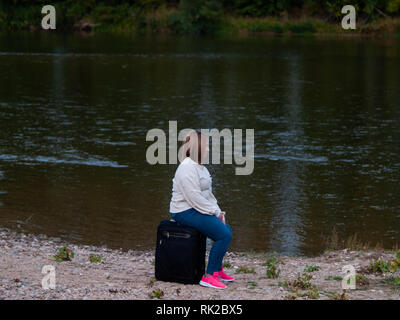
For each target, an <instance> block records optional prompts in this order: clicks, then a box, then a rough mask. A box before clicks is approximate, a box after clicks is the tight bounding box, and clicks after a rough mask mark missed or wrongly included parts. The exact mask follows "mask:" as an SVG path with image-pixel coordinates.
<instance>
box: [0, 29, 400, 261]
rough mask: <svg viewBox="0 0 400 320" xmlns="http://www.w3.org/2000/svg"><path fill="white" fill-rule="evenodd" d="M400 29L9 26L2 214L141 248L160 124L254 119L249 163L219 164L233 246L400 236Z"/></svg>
mask: <svg viewBox="0 0 400 320" xmlns="http://www.w3.org/2000/svg"><path fill="white" fill-rule="evenodd" d="M399 88H400V41H399V40H398V39H397V40H396V39H327V38H313V37H267V38H265V37H264V38H261V37H254V38H252V37H243V38H240V37H239V38H235V39H230V38H223V39H221V38H180V37H179V38H178V37H151V38H148V37H130V36H116V35H114V36H111V35H87V36H83V35H60V34H52V33H45V32H43V33H14V34H8V35H1V36H0V128H1V131H0V227H8V228H12V229H14V230H19V231H23V232H33V233H37V234H39V233H42V234H46V235H49V236H58V237H61V238H63V239H66V240H68V241H74V242H78V243H85V244H95V245H108V246H110V247H113V248H124V249H145V248H153V247H154V246H155V235H156V228H157V225H158V223H159V221H160V220H161V219H169V213H168V211H169V201H170V197H171V187H172V178H173V174H174V172H175V170H176V166H177V165H176V164H164V165H150V164H149V163H148V162H147V161H146V150H147V148H148V147H149V145H150V144H151V143H152V142H148V141H146V133H147V132H148V131H149V130H150V129H152V128H160V129H162V130H165V131H166V132H168V125H169V121H172V120H175V121H177V126H178V130H181V129H184V128H198V129H200V128H217V129H219V130H222V129H224V128H228V129H230V130H232V131H233V129H254V134H255V149H254V171H253V173H252V174H250V175H235V165H230V164H219V165H218V164H214V165H213V164H209V165H207V167H208V169H209V171H210V172H211V174H212V176H213V189H214V194H215V195H216V197H217V199H218V201H219V203H220V207H221V208H222V210H225V211H226V212H227V221H228V223H229V224H230V225H231V227H232V229H233V240H232V244H231V248H232V249H239V250H246V249H247V250H248V249H253V250H256V251H258V250H272V251H277V252H280V253H290V254H316V253H318V252H320V251H321V250H323V249H324V239H325V238H326V237H327V236H329V235H330V234H331V232H332V228H333V227H335V229H336V231H337V232H338V234H339V236H340V237H341V238H343V239H346V238H347V237H349V236H351V235H353V234H355V233H357V234H358V237H359V238H360V239H361V240H362V241H365V242H366V241H370V242H371V243H372V244H374V243H376V242H378V241H382V242H383V244H384V245H385V247H388V248H391V246H392V245H393V244H395V243H397V242H400V241H399V239H400V196H399V191H400V187H399V186H400V122H399V121H400V89H399Z"/></svg>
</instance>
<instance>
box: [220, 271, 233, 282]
mask: <svg viewBox="0 0 400 320" xmlns="http://www.w3.org/2000/svg"><path fill="white" fill-rule="evenodd" d="M218 277H219V278H220V279H221V280H222V281H233V280H235V277H232V276H230V275H227V274H226V273H225V272H224V268H221V271H219V272H218Z"/></svg>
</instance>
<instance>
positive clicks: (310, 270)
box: [304, 264, 321, 272]
mask: <svg viewBox="0 0 400 320" xmlns="http://www.w3.org/2000/svg"><path fill="white" fill-rule="evenodd" d="M320 269H321V267H319V266H316V265H311V266H309V265H308V264H306V267H305V268H304V272H315V271H318V270H320Z"/></svg>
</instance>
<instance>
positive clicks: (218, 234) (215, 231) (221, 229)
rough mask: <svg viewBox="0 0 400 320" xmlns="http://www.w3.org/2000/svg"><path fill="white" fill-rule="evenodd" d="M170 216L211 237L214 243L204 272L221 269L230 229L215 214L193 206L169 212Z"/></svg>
mask: <svg viewBox="0 0 400 320" xmlns="http://www.w3.org/2000/svg"><path fill="white" fill-rule="evenodd" d="M171 216H172V218H173V219H174V220H175V221H176V222H179V223H180V224H183V225H187V226H190V227H194V228H196V229H197V230H199V231H200V232H201V233H202V234H204V235H205V236H206V237H208V238H210V239H212V240H213V241H214V244H213V246H212V248H211V250H210V254H209V256H208V265H207V270H206V273H209V274H213V273H214V272H216V271H220V270H221V269H222V260H223V259H224V256H225V253H226V251H228V248H229V245H230V243H231V240H232V229H231V227H230V226H229V225H227V224H224V223H223V222H222V221H221V220H219V219H218V218H217V217H216V216H214V215H213V216H212V215H208V214H203V213H201V212H199V211H197V210H195V209H193V208H191V209H188V210H185V211H181V212H177V213H171Z"/></svg>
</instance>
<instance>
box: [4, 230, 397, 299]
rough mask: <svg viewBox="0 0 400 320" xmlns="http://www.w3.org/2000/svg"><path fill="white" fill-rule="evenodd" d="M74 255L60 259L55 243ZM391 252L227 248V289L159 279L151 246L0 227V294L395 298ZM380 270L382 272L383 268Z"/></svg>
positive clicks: (12, 296) (36, 296)
mask: <svg viewBox="0 0 400 320" xmlns="http://www.w3.org/2000/svg"><path fill="white" fill-rule="evenodd" d="M63 247H66V248H68V249H69V250H71V251H68V252H69V254H70V255H71V253H73V254H72V255H71V256H73V258H71V260H70V261H62V259H60V260H59V261H60V262H57V261H56V260H55V259H54V256H55V255H57V253H58V252H59V251H58V250H59V248H63ZM395 255H396V253H395V252H394V251H383V250H366V251H364V250H348V249H344V250H337V251H330V252H326V253H324V254H322V255H320V256H317V257H292V256H290V257H289V256H281V255H274V254H272V253H251V252H247V253H245V252H228V253H227V255H226V257H225V259H224V266H225V270H226V272H227V273H230V274H232V275H234V276H235V277H236V280H235V281H234V282H232V283H228V287H227V288H226V289H224V290H217V289H211V288H205V287H202V286H200V285H184V284H179V283H169V282H162V281H157V280H156V279H155V278H154V250H148V251H132V250H128V251H121V250H113V249H109V248H107V247H95V246H87V245H76V244H71V243H66V242H65V241H62V240H61V239H58V238H48V237H46V236H44V235H38V236H35V235H31V234H21V233H16V232H14V231H11V230H9V229H0V256H1V264H0V299H32V300H47V299H89V300H95V299H130V300H135V299H167V300H170V299H172V300H177V299H179V300H180V299H182V300H186V299H217V300H220V299H234V300H236V299H238V300H241V299H257V300H275V299H279V300H284V299H324V300H326V299H344V300H353V299H395V300H399V299H400V277H399V274H400V272H399V269H396V271H393V270H392V271H388V270H382V269H379V268H378V269H376V270H372V269H371V267H370V266H371V263H375V265H378V266H380V265H385V266H387V264H384V263H386V262H387V263H388V265H389V266H390V265H391V264H390V263H392V264H393V261H394V260H393V259H394V258H395ZM45 265H52V266H54V268H55V272H56V273H55V275H56V278H55V279H56V286H55V288H54V289H51V288H50V289H47V290H45V289H43V288H42V279H43V278H44V277H45V276H46V275H45V274H42V268H43V266H45ZM345 265H352V266H353V267H354V268H355V270H356V272H357V274H358V276H357V283H356V289H355V290H351V289H347V290H343V288H342V279H343V277H345V275H344V274H343V269H342V268H343V267H344V266H345ZM381 271H383V273H382V272H381Z"/></svg>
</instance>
